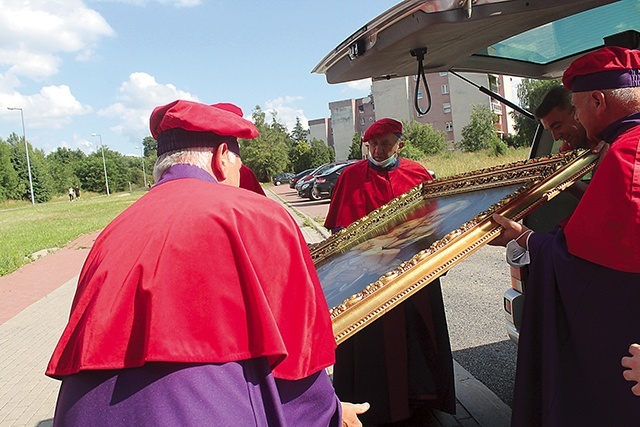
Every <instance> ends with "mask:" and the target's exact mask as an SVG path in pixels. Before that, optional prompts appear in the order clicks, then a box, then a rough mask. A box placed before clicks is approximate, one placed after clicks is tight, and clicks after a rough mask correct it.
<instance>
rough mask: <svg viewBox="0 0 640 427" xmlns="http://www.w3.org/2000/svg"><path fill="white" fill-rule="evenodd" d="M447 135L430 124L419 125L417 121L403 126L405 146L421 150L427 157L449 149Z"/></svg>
mask: <svg viewBox="0 0 640 427" xmlns="http://www.w3.org/2000/svg"><path fill="white" fill-rule="evenodd" d="M445 135H446V134H445V133H444V132H441V131H437V130H436V129H434V127H433V125H431V124H430V123H425V124H422V123H419V122H417V121H415V120H411V121H409V122H404V123H403V125H402V140H403V141H404V142H405V144H408V145H411V146H412V147H413V148H415V149H418V150H420V151H421V152H422V153H423V157H424V156H425V155H432V154H438V153H440V152H442V151H444V150H445V149H446V147H447V138H446V136H445Z"/></svg>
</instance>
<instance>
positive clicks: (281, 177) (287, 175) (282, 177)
mask: <svg viewBox="0 0 640 427" xmlns="http://www.w3.org/2000/svg"><path fill="white" fill-rule="evenodd" d="M293 176H294V175H293V174H292V173H291V172H284V173H277V174H275V175H274V176H273V185H280V184H284V183H285V182H291V178H293Z"/></svg>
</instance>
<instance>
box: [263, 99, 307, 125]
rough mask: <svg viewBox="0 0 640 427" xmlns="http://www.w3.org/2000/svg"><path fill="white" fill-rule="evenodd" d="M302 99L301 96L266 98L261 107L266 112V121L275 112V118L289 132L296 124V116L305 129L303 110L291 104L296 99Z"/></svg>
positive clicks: (305, 122)
mask: <svg viewBox="0 0 640 427" xmlns="http://www.w3.org/2000/svg"><path fill="white" fill-rule="evenodd" d="M302 99H303V98H302V97H301V96H285V97H280V98H276V99H269V100H267V101H266V102H265V108H264V109H263V111H264V112H265V113H267V121H271V117H273V114H274V113H275V114H276V120H277V121H278V122H280V123H282V124H284V125H285V126H286V127H287V129H288V130H289V132H291V131H292V130H293V128H294V126H295V125H296V117H298V118H299V119H300V122H301V123H302V126H303V127H304V128H305V129H306V128H307V127H308V120H307V118H306V117H305V115H304V111H303V110H302V109H301V108H296V107H295V106H294V105H293V104H295V103H296V101H300V100H302ZM269 116H271V117H269Z"/></svg>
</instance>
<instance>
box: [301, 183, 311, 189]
mask: <svg viewBox="0 0 640 427" xmlns="http://www.w3.org/2000/svg"><path fill="white" fill-rule="evenodd" d="M308 187H309V184H302V187H300V190H306V189H307V188H308Z"/></svg>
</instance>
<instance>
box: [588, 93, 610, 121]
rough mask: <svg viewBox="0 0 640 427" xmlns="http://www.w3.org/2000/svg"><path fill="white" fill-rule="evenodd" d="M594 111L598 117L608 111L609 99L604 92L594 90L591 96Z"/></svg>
mask: <svg viewBox="0 0 640 427" xmlns="http://www.w3.org/2000/svg"><path fill="white" fill-rule="evenodd" d="M589 96H590V97H591V102H592V103H593V106H594V110H595V112H596V114H597V115H598V116H601V115H603V114H604V113H605V112H606V110H607V97H606V95H605V94H604V92H601V91H599V90H594V91H593V92H591V93H590V94H589Z"/></svg>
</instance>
